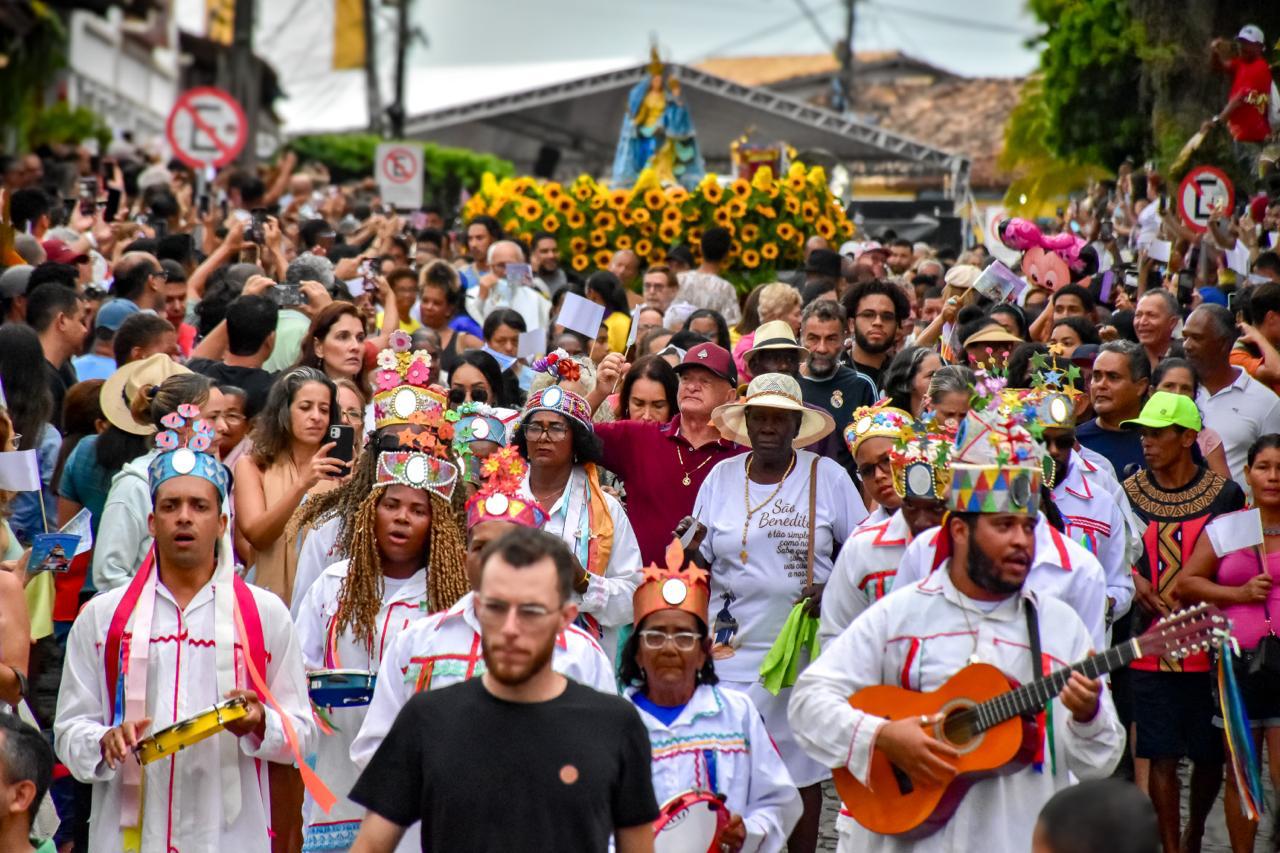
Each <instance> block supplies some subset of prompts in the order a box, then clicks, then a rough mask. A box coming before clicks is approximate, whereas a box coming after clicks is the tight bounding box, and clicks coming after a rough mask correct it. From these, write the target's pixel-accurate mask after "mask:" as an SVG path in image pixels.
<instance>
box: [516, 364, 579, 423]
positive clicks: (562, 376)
mask: <svg viewBox="0 0 1280 853" xmlns="http://www.w3.org/2000/svg"><path fill="white" fill-rule="evenodd" d="M530 366H531V367H532V368H533V370H534V371H535V372H537V373H545V374H547V375H548V376H550V377H552V378H553V379H554V380H555V382H556V384H555V385H550V386H548V387H546V388H540V389H539V390H537V391H534V392H533V393H532V394H530V395H529V399H528V400H527V401H526V402H525V404H524V410H523V411H522V412H521V413H520V422H519V423H518V424H517V425H516V428H517V429H519V428H521V427H523V426H524V424H525V421H527V420H529V417H530V416H531V415H532V414H533V413H534V412H555V413H556V414H559V415H564V416H565V417H567V418H571V419H573V420H575V421H577V422H578V423H580V424H582V425H583V426H584V427H586V428H587V431H588V432H594V431H595V427H594V425H593V424H592V421H591V406H590V404H589V403H587V401H586V400H584V399H583V398H582V397H581V396H579V395H577V394H575V393H574V392H572V391H570V390H569V389H567V388H561V387H560V384H559V383H561V382H577V381H578V380H579V378H581V376H582V365H580V364H578V363H577V362H576V361H574V360H573V359H572V358H570V356H569V354H568V353H567V352H565V351H564V350H562V349H558V350H556V351H555V352H553V353H551V354H550V355H548V356H546V357H545V358H540V359H538V360H537V361H535V362H534V363H533V364H532V365H530Z"/></svg>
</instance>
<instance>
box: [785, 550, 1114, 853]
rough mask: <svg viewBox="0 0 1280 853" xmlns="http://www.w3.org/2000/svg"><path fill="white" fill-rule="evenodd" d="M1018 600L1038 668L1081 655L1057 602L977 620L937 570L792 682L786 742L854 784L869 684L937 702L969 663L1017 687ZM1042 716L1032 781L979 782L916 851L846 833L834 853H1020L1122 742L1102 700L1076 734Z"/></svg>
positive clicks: (891, 599) (1020, 665)
mask: <svg viewBox="0 0 1280 853" xmlns="http://www.w3.org/2000/svg"><path fill="white" fill-rule="evenodd" d="M919 538H920V539H924V538H925V537H923V536H921V537H919ZM1026 598H1032V599H1033V600H1034V602H1035V606H1036V607H1037V608H1038V609H1039V610H1038V614H1037V615H1038V617H1039V622H1040V626H1041V630H1040V644H1041V650H1042V652H1043V655H1044V658H1045V664H1046V667H1047V668H1050V669H1057V668H1060V667H1062V666H1065V665H1067V664H1069V663H1074V662H1076V661H1078V660H1081V659H1083V658H1084V657H1085V656H1087V655H1088V654H1089V652H1090V647H1091V645H1092V642H1091V640H1090V632H1089V631H1087V630H1086V629H1085V627H1084V625H1083V624H1081V622H1080V620H1079V618H1078V617H1077V616H1076V615H1075V613H1074V612H1072V610H1071V608H1069V607H1067V606H1066V605H1065V604H1063V603H1062V602H1061V601H1059V600H1057V599H1055V598H1053V597H1050V596H1043V595H1037V594H1035V593H1033V592H1031V591H1029V590H1024V591H1023V593H1022V594H1021V595H1016V596H1011V597H1010V598H1008V599H1006V600H1005V601H1003V602H1001V603H1000V604H999V605H998V606H997V607H996V608H995V609H994V610H992V611H991V612H990V613H986V612H984V611H983V610H982V609H981V608H980V607H979V606H978V604H977V603H975V602H973V601H971V600H970V599H968V598H966V597H965V596H964V595H962V594H961V593H960V592H959V591H957V590H956V588H955V586H954V585H953V584H952V582H951V577H950V574H949V572H948V567H947V565H946V564H944V565H943V566H941V567H940V568H939V569H938V571H936V572H934V573H933V574H932V575H930V576H929V578H928V579H927V580H925V581H922V582H919V583H914V584H903V583H901V582H900V583H899V585H898V587H897V589H896V590H895V591H894V593H893V594H892V595H889V596H887V597H886V598H884V599H883V600H882V601H880V602H878V603H876V604H875V605H874V606H873V607H871V609H869V610H868V611H867V612H866V613H864V614H863V615H862V616H861V617H860V618H859V619H857V620H856V621H855V622H854V623H853V625H852V626H850V628H849V630H847V631H845V632H844V633H843V634H841V635H840V636H839V637H837V638H836V639H835V640H834V641H832V644H831V646H830V647H829V648H827V649H826V650H825V651H824V652H823V654H822V656H821V657H819V658H818V659H817V660H816V661H814V662H813V663H812V664H811V665H810V666H809V668H808V669H807V670H806V671H805V672H804V673H802V674H801V675H800V679H799V681H798V682H797V683H796V686H795V688H794V690H793V691H792V692H793V695H792V697H791V708H790V713H791V723H792V725H793V727H794V729H795V732H796V737H797V738H798V739H799V740H800V742H801V743H802V744H804V747H805V749H807V750H808V751H809V753H810V754H811V755H812V756H813V757H814V758H816V759H818V760H819V761H821V762H822V763H824V764H826V765H828V766H832V767H841V766H843V767H846V768H847V769H848V770H849V772H850V773H852V774H853V776H854V778H856V779H858V780H859V781H861V782H863V783H864V784H865V783H866V782H867V779H868V774H869V772H870V766H871V753H872V749H873V746H874V744H875V740H876V735H877V734H878V733H879V731H880V728H881V726H883V725H884V724H885V721H884V720H882V719H879V718H877V717H874V716H871V715H868V714H865V713H863V712H861V711H856V710H854V709H853V708H852V707H851V706H850V705H849V704H848V701H847V700H848V698H849V696H851V695H853V694H854V693H856V692H857V691H858V690H861V689H862V688H864V687H870V686H872V685H879V684H889V685H894V686H902V687H906V688H907V689H910V690H918V691H931V690H937V689H938V688H939V687H941V686H942V684H943V683H944V682H945V681H946V680H947V679H948V678H950V677H951V676H952V675H954V674H955V673H956V672H958V671H959V670H960V669H961V668H962V667H964V666H965V665H966V664H967V663H968V662H969V659H970V657H971V656H973V655H976V656H977V657H978V659H979V660H981V661H982V662H984V663H989V664H992V665H994V666H996V667H998V668H999V669H1000V670H1002V671H1003V672H1004V673H1005V674H1006V675H1009V676H1010V677H1012V678H1015V679H1017V680H1018V681H1021V682H1024V683H1025V682H1026V680H1027V679H1028V678H1030V677H1031V676H1032V672H1033V669H1032V662H1031V655H1030V645H1029V638H1028V636H1027V623H1026V615H1025V605H1024V599H1026ZM1050 626H1052V627H1050ZM1051 704H1052V712H1053V731H1054V738H1053V746H1054V749H1053V755H1052V756H1050V754H1049V748H1050V745H1049V739H1048V737H1047V735H1046V737H1045V743H1044V747H1043V749H1044V762H1043V765H1042V766H1041V768H1040V769H1038V770H1037V769H1036V768H1034V767H1026V768H1024V769H1022V770H1020V771H1018V772H1016V773H1013V774H1011V775H1006V776H996V777H993V778H990V779H985V780H982V781H980V782H978V783H977V784H976V785H974V786H973V787H972V788H971V789H970V790H969V792H968V794H967V795H966V796H965V798H964V800H963V801H962V802H961V803H960V806H959V808H958V809H957V810H956V812H955V814H954V815H953V816H952V817H951V819H950V820H949V821H948V822H947V824H946V825H945V826H943V827H942V828H941V829H940V830H938V831H937V832H936V833H934V834H933V835H930V836H928V837H927V838H924V839H922V840H917V841H911V840H906V839H902V838H899V837H895V836H882V835H875V834H873V833H871V832H868V831H867V830H865V829H863V828H862V827H861V826H859V825H857V824H856V823H854V822H853V821H849V822H848V824H847V825H848V826H849V828H850V830H849V833H850V834H849V835H848V836H842V837H841V840H840V847H839V849H840V850H841V851H847V853H853V851H858V852H859V853H864V851H865V853H890V851H894V852H895V853H896V851H902V853H906V851H912V853H934V851H937V853H942V851H948V853H949V851H956V850H977V849H981V850H982V851H983V853H1026V851H1027V850H1029V849H1031V832H1032V829H1033V828H1034V826H1035V822H1036V816H1037V815H1038V814H1039V812H1040V808H1041V807H1042V806H1043V805H1044V804H1045V802H1046V801H1047V800H1048V799H1049V798H1050V797H1051V796H1053V794H1054V792H1056V791H1058V790H1060V789H1062V788H1065V787H1068V786H1070V785H1072V784H1074V783H1075V782H1076V781H1077V780H1079V779H1097V778H1104V777H1106V776H1108V775H1109V774H1110V773H1111V771H1112V769H1113V768H1114V767H1115V766H1116V764H1117V763H1118V762H1119V760H1120V755H1121V752H1122V750H1123V749H1124V733H1123V731H1122V729H1121V727H1120V725H1119V723H1118V722H1117V720H1116V715H1115V709H1114V707H1113V706H1112V703H1111V696H1110V694H1109V693H1108V692H1107V691H1106V690H1105V688H1104V690H1103V694H1102V697H1101V701H1100V703H1099V706H1098V713H1097V715H1096V716H1095V717H1094V718H1093V719H1092V720H1090V721H1089V722H1087V723H1077V722H1076V721H1075V719H1074V718H1073V717H1072V715H1071V713H1070V712H1069V711H1067V709H1066V708H1065V707H1063V705H1062V702H1061V701H1059V700H1058V699H1057V698H1055V699H1054V700H1053V702H1052V703H1051ZM1055 758H1056V763H1057V771H1056V772H1054V771H1053V768H1052V765H1053V761H1054V759H1055Z"/></svg>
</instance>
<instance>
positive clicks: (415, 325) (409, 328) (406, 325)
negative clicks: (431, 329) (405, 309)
mask: <svg viewBox="0 0 1280 853" xmlns="http://www.w3.org/2000/svg"><path fill="white" fill-rule="evenodd" d="M382 314H383V311H382V309H381V308H379V309H378V328H379V329H381V328H382ZM421 328H422V324H421V323H419V322H418V321H417V320H415V319H413V318H412V317H402V318H400V331H402V332H404V333H405V334H409V335H412V334H413V333H414V332H416V331H418V330H419V329H421Z"/></svg>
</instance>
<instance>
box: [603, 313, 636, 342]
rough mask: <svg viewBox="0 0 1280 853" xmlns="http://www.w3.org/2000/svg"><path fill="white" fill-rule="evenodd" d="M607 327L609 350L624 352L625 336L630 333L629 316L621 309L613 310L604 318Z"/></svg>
mask: <svg viewBox="0 0 1280 853" xmlns="http://www.w3.org/2000/svg"><path fill="white" fill-rule="evenodd" d="M604 324H605V326H606V327H608V329H609V352H626V349H627V338H628V336H630V334H631V317H630V315H628V314H625V313H623V312H622V311H614V312H613V313H612V314H610V315H609V316H608V317H605V318H604Z"/></svg>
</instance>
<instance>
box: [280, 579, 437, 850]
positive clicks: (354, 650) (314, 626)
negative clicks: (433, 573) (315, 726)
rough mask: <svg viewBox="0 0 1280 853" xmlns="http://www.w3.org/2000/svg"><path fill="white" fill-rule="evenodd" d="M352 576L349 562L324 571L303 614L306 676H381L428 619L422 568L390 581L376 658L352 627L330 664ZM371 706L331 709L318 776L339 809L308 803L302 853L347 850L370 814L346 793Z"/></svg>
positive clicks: (376, 640)
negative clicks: (325, 672)
mask: <svg viewBox="0 0 1280 853" xmlns="http://www.w3.org/2000/svg"><path fill="white" fill-rule="evenodd" d="M346 577H347V561H346V560H343V561H341V562H339V563H335V564H334V565H332V566H330V567H329V568H327V569H325V571H324V574H322V575H321V576H320V577H319V578H318V579H317V580H316V582H315V583H313V584H312V585H311V589H310V590H308V592H307V597H306V600H305V601H304V602H303V603H302V607H301V608H299V612H298V619H297V624H298V641H299V643H301V645H302V662H303V664H304V665H305V666H306V668H307V671H308V672H310V671H312V670H317V669H362V670H367V671H373V672H376V671H377V670H378V666H379V664H380V663H381V661H382V656H383V654H384V653H385V652H386V650H387V649H388V648H389V647H390V646H391V643H392V642H394V641H395V638H396V637H398V636H400V634H401V632H403V631H404V630H405V629H407V628H408V627H409V626H410V625H413V624H415V623H416V622H419V621H421V620H425V619H426V618H427V572H426V570H425V569H420V570H419V571H418V572H416V573H414V574H413V575H412V576H411V577H409V578H405V579H403V580H388V581H387V582H386V592H385V593H384V595H383V600H382V608H381V609H380V610H379V611H378V623H377V624H378V631H377V633H376V634H375V636H374V646H373V650H372V654H370V650H369V648H368V647H367V646H365V645H364V643H358V642H356V641H355V639H354V638H353V637H352V636H351V629H350V627H348V628H347V629H346V630H344V631H343V632H342V633H341V634H339V635H338V636H337V637H336V641H337V642H336V645H337V660H336V661H335V662H330V661H327V660H326V654H325V651H326V648H327V644H328V642H329V633H330V631H331V630H333V624H334V619H335V618H336V617H337V610H338V593H339V591H340V590H341V588H342V582H343V581H344V580H345V579H346ZM368 710H369V706H368V705H364V706H357V707H353V708H331V709H326V711H325V713H326V714H328V717H329V719H330V720H331V721H332V723H333V727H334V731H333V733H332V734H325V733H324V732H323V731H321V732H319V733H318V735H317V739H318V740H317V744H316V750H315V756H316V758H315V771H316V773H317V774H318V775H319V776H320V778H321V779H323V780H324V781H325V784H327V785H328V786H329V787H330V788H332V789H333V791H334V793H336V794H339V795H340V796H339V799H338V802H337V804H336V805H335V806H334V807H333V810H332V811H331V812H330V813H329V814H327V815H326V814H325V813H324V812H323V811H321V810H320V808H319V807H318V806H316V804H315V803H314V802H313V801H312V800H311V798H310V797H308V798H307V802H306V806H305V807H304V809H303V814H304V817H305V819H306V824H305V826H304V828H303V839H304V843H303V848H302V849H303V850H304V851H310V850H346V849H347V848H349V847H350V846H351V845H352V844H353V843H355V840H356V834H357V833H358V832H359V831H360V821H361V819H362V818H363V817H364V813H365V809H364V807H363V806H358V805H356V804H355V803H353V802H351V801H350V800H348V799H347V798H346V796H345V794H346V793H347V792H348V791H350V790H351V787H352V786H353V785H355V783H356V779H358V778H359V776H360V770H359V768H357V767H356V766H355V765H353V764H352V763H351V742H352V741H353V740H355V737H356V734H357V733H358V732H359V731H360V724H361V723H363V722H364V717H365V713H366V712H367V711H368Z"/></svg>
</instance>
